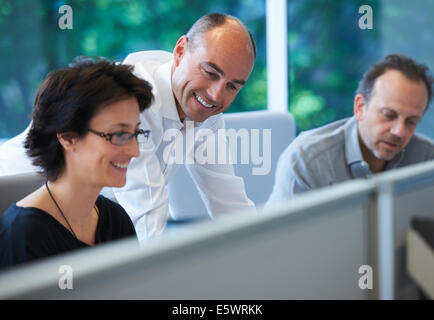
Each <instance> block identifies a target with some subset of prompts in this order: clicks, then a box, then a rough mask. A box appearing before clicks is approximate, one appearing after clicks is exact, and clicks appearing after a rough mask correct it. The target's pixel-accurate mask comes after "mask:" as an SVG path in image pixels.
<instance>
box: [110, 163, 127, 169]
mask: <svg viewBox="0 0 434 320" xmlns="http://www.w3.org/2000/svg"><path fill="white" fill-rule="evenodd" d="M111 165H112V166H113V167H115V168H118V169H127V168H128V165H129V163H119V162H111Z"/></svg>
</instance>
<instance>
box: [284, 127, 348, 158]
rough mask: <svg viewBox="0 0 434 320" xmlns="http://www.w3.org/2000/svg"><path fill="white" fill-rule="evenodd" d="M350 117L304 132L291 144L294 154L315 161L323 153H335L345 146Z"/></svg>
mask: <svg viewBox="0 0 434 320" xmlns="http://www.w3.org/2000/svg"><path fill="white" fill-rule="evenodd" d="M348 120H349V119H342V120H338V121H335V122H332V123H330V124H327V125H325V126H322V127H319V128H316V129H312V130H308V131H305V132H302V133H301V134H300V135H299V136H298V137H297V138H296V139H295V140H294V141H293V142H292V143H291V144H290V147H289V150H290V152H291V153H292V154H294V155H298V156H300V155H301V154H302V156H303V157H304V159H305V161H313V160H314V159H317V158H318V156H319V155H321V154H328V153H335V152H336V149H342V150H344V148H345V133H344V129H345V124H346V123H347V121H348Z"/></svg>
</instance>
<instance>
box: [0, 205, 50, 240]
mask: <svg viewBox="0 0 434 320" xmlns="http://www.w3.org/2000/svg"><path fill="white" fill-rule="evenodd" d="M48 220H50V215H49V214H48V213H46V212H45V211H43V210H41V209H39V208H35V207H21V206H18V205H17V204H16V203H13V204H11V205H10V206H9V208H8V209H7V210H6V211H5V212H4V214H3V216H2V218H1V229H2V230H3V229H6V228H7V229H8V230H11V231H14V233H15V231H18V230H22V231H25V230H27V229H28V230H35V229H37V230H39V229H40V228H45V227H46V225H47V221H48Z"/></svg>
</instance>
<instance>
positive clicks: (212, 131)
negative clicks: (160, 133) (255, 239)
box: [186, 115, 255, 217]
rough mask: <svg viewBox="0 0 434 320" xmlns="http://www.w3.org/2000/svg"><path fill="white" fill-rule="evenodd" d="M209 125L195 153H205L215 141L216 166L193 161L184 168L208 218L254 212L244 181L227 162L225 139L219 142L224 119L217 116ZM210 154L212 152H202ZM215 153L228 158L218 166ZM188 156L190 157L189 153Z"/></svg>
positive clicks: (228, 151) (227, 151)
mask: <svg viewBox="0 0 434 320" xmlns="http://www.w3.org/2000/svg"><path fill="white" fill-rule="evenodd" d="M209 121H213V122H212V123H211V125H210V126H209V127H208V128H207V129H206V130H207V131H206V132H207V133H208V134H205V135H201V136H202V137H201V139H200V141H199V142H198V141H197V140H198V139H196V143H195V150H194V151H195V152H196V153H201V152H198V151H200V150H202V149H204V150H206V142H207V140H208V139H211V140H213V141H215V143H216V152H215V157H214V160H215V163H201V161H200V159H195V161H194V163H193V164H186V169H187V171H188V172H189V173H190V176H191V177H192V179H193V181H194V183H195V184H196V187H197V189H198V190H199V192H200V195H201V198H202V200H203V202H204V203H205V206H206V209H207V211H208V214H209V215H210V216H211V217H217V216H219V215H221V214H226V213H230V212H235V211H243V210H252V209H255V204H254V203H253V201H252V200H250V199H249V198H248V197H247V194H246V190H245V185H244V181H243V179H242V178H241V177H238V176H236V175H235V172H234V168H233V165H232V162H231V161H229V159H230V150H229V146H228V143H227V140H226V136H224V139H223V138H222V137H220V138H219V135H218V129H224V128H225V125H224V120H223V118H222V117H221V115H218V116H217V117H215V118H214V119H209ZM190 151H191V150H190ZM209 152H213V151H210V150H207V151H204V153H209ZM218 152H224V153H225V155H227V157H226V161H224V163H223V164H219V161H218V159H219V157H218ZM190 156H191V157H193V155H192V154H191V153H190ZM211 158H212V157H211Z"/></svg>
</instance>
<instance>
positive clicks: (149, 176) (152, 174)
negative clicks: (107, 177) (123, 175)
mask: <svg viewBox="0 0 434 320" xmlns="http://www.w3.org/2000/svg"><path fill="white" fill-rule="evenodd" d="M113 192H114V194H115V197H116V201H117V202H118V203H119V204H120V205H121V206H122V207H123V208H124V209H125V211H126V212H127V213H128V215H129V216H130V218H131V221H132V222H133V224H134V227H135V229H136V233H137V237H138V239H139V241H140V242H142V243H143V242H144V241H145V240H146V239H148V238H150V237H153V236H156V235H160V234H161V233H162V232H163V231H164V228H165V226H166V222H167V219H168V217H169V194H168V191H167V188H166V186H165V179H164V175H163V174H162V172H161V168H160V163H159V161H158V159H157V158H156V156H155V153H154V152H141V153H140V156H139V157H138V158H135V159H133V160H132V161H131V163H130V165H129V167H128V171H127V183H126V185H125V186H124V187H122V188H114V189H113Z"/></svg>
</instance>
